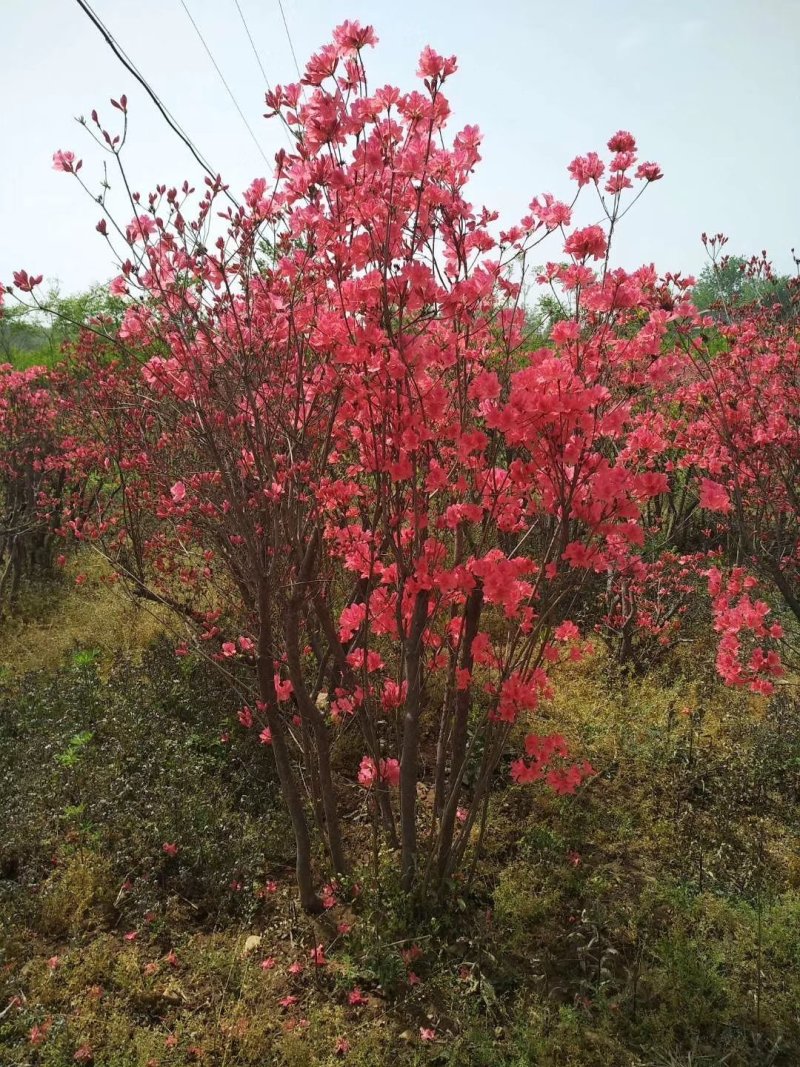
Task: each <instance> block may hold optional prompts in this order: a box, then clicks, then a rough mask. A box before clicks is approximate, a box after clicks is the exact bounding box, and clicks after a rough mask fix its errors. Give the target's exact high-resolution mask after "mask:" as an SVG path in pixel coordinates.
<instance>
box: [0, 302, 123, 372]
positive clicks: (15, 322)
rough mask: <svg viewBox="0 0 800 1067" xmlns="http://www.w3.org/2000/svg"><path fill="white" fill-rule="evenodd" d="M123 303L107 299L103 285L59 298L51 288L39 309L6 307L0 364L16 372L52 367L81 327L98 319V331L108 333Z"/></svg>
mask: <svg viewBox="0 0 800 1067" xmlns="http://www.w3.org/2000/svg"><path fill="white" fill-rule="evenodd" d="M123 308H124V305H123V302H122V301H121V300H120V299H119V298H117V297H113V296H109V294H108V289H107V287H106V286H104V285H95V286H93V287H92V288H91V289H88V290H87V291H86V292H84V293H77V294H74V295H72V296H62V295H61V294H60V293H59V291H58V288H53V289H51V290H50V292H49V293H48V294H47V295H46V297H44V298H43V299H42V301H41V308H40V309H39V310H29V309H27V308H23V307H13V306H12V307H7V308H4V309H3V315H2V316H1V317H0V362H8V363H11V364H12V365H13V366H14V367H16V369H17V370H25V369H26V368H27V367H34V366H43V367H52V366H54V365H55V364H56V363H58V362H59V361H60V360H61V359H62V358H64V355H65V351H66V350H65V346H66V345H68V344H70V343H72V342H74V341H75V340H76V339H77V337H78V334H79V333H80V330H81V328H82V327H83V326H85V325H86V324H87V323H89V322H90V321H91V320H94V319H97V318H98V316H99V317H100V318H101V319H102V321H103V322H104V325H103V326H101V327H100V328H101V329H102V330H104V331H105V330H109V329H110V328H111V327H112V326H113V325H114V324H116V325H117V326H118V325H119V322H120V321H121V317H122V312H123Z"/></svg>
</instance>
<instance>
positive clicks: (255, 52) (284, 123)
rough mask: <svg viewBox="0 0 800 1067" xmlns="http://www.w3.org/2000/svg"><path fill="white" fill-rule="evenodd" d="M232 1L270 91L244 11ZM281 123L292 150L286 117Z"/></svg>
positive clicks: (293, 143) (292, 145) (293, 144)
mask: <svg viewBox="0 0 800 1067" xmlns="http://www.w3.org/2000/svg"><path fill="white" fill-rule="evenodd" d="M233 2H234V4H236V10H237V11H238V12H239V18H240V19H241V20H242V25H243V26H244V30H245V33H246V34H247V39H248V40H249V42H250V47H251V48H252V50H253V55H254V56H255V57H256V63H258V68H259V70H260V71H261V74H262V76H263V78H264V84H265V85H266V87H267V91H268V92H270V93H271V92H272V86H271V85H270V82H269V78H268V77H267V72H266V71H265V70H264V64H263V63H262V62H261V56H260V55H259V54H258V49H257V48H256V44H255V41H254V40H253V35H252V34H251V33H250V27H249V26H248V25H247V20H246V19H245V17H244V12H243V11H242V9H241V6H240V5H239V0H233ZM281 125H282V126H283V133H284V136H285V137H286V141H287V143H288V145H289V150H290V151H293V150H294V148H295V142H294V138H293V137H292V134H291V131H290V130H289V128H288V126H287V124H286V119H285V118H283V116H281Z"/></svg>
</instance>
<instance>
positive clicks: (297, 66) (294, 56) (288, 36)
mask: <svg viewBox="0 0 800 1067" xmlns="http://www.w3.org/2000/svg"><path fill="white" fill-rule="evenodd" d="M278 7H279V8H280V9H281V18H282V19H283V28H284V29H285V30H286V40H287V41H288V42H289V48H290V49H291V53H292V59H293V60H294V69H295V70H296V71H297V77H298V78H299V79H300V81H302V80H303V75H302V74H301V73H300V64H299V63H298V62H297V53H296V52H295V50H294V45H293V44H292V35H291V33H290V32H289V23H288V22H287V21H286V12H285V11H284V10H283V0H278Z"/></svg>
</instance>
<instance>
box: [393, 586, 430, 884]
mask: <svg viewBox="0 0 800 1067" xmlns="http://www.w3.org/2000/svg"><path fill="white" fill-rule="evenodd" d="M427 620H428V592H427V590H424V589H422V590H420V591H419V592H418V593H417V599H416V603H415V604H414V613H413V615H412V617H411V626H410V628H409V632H408V637H407V638H406V641H405V664H406V681H407V682H408V693H407V695H406V703H405V711H404V714H403V747H402V752H401V756H400V870H401V876H402V885H403V888H404V889H405V890H409V889H410V888H411V886H412V884H413V881H414V873H415V870H416V864H417V760H418V757H419V718H420V714H421V712H422V635H423V633H424V631H425V623H426V622H427Z"/></svg>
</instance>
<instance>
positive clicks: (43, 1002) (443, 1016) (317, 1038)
mask: <svg viewBox="0 0 800 1067" xmlns="http://www.w3.org/2000/svg"><path fill="white" fill-rule="evenodd" d="M67 603H69V601H67ZM682 647H683V646H679V647H678V649H677V650H676V652H674V653H673V655H672V656H671V657H669V658H668V660H667V661H666V662H665V663H664V664H663V665H662V667H661V668H660V669H659V670H658V671H651V672H650V673H649V674H647V675H645V676H629V675H628V674H626V673H625V672H624V671H621V670H619V669H618V668H617V667H615V666H614V665H613V664H612V663H610V662H609V661H608V660H606V659H604V658H603V657H602V656H601V655H598V656H596V657H595V658H594V659H591V660H589V661H585V662H583V663H579V664H570V665H567V666H565V667H563V668H561V669H560V675H559V677H558V679H557V681H558V685H557V686H556V696H555V697H554V699H553V700H552V701H551V702H549V703H546V704H544V705H543V706H542V707H541V709H540V711H539V713H538V714H539V717H540V718H541V720H542V724H543V728H547V727H546V726H545V724H547V723H548V722H549V721H550V720H552V721H554V722H555V721H557V722H558V723H559V724H560V725H563V727H564V729H565V732H566V733H567V736H568V740H569V742H570V744H571V746H572V747H573V748H574V749H575V750H576V751H580V752H582V753H585V755H586V757H587V758H589V759H591V761H592V763H593V764H595V765H596V766H597V767H598V768H599V769H600V771H601V774H600V777H599V778H598V779H596V780H595V781H594V782H592V783H591V784H590V785H589V786H588V787H587V788H585V789H584V790H583V791H582V792H581V793H579V794H578V795H576V796H573V797H570V796H568V797H557V796H555V795H553V794H551V793H548V792H547V791H544V790H541V791H540V790H537V789H535V788H534V789H531V788H524V789H523V788H520V787H509V788H507V789H506V790H505V791H504V792H501V793H500V794H499V796H498V798H497V800H496V802H495V803H494V804H493V806H492V808H491V809H490V816H489V823H488V827H487V832H486V836H485V842H484V844H485V849H486V858H487V863H486V864H484V865H481V867H479V868H478V874H477V876H476V878H475V880H474V881H472V882H471V881H470V879H469V876H468V875H467V876H465V877H464V878H462V879H461V880H460V881H457V882H455V883H454V884H453V885H452V886H450V887H449V890H448V895H447V896H446V897H445V898H444V899H442V900H441V901H439V902H438V904H435V905H434V906H433V907H432V906H431V904H430V902H429V901H427V902H426V901H421V900H410V899H409V898H408V897H407V896H406V895H405V894H404V893H403V892H402V890H401V888H400V885H399V882H398V877H397V872H396V865H395V864H394V863H393V862H392V857H391V856H390V855H388V854H384V853H382V852H380V851H379V852H378V854H377V868H376V866H375V862H376V857H375V855H374V854H373V852H372V848H371V845H370V840H371V838H370V829H369V824H368V822H367V823H363V822H360V821H359V820H360V819H361V818H363V815H362V816H360V815H358V813H354V815H353V823H352V826H351V829H350V832H351V833H352V834H353V835H354V840H360V841H362V844H363V849H362V856H363V862H362V865H361V867H360V868H359V869H358V870H356V871H355V872H354V874H353V878H352V883H351V884H349V885H340V886H339V887H338V890H337V896H338V899H339V904H338V905H337V906H336V907H334V909H333V910H332V911H331V912H330V913H328V914H326V915H325V916H322V917H321V918H320V919H313V918H310V917H308V916H305V915H302V914H301V913H299V912H298V911H297V910H296V908H295V907H294V904H293V890H292V888H291V883H292V871H291V866H292V861H293V855H292V848H291V845H290V842H291V834H290V830H289V827H288V826H287V825H286V824H285V820H284V818H283V816H282V815H280V814H278V813H279V812H280V811H281V808H280V805H279V804H277V803H276V796H277V789H276V783H275V780H274V774H273V771H272V766H271V761H270V758H269V752H268V750H266V749H264V748H263V746H260V745H258V743H257V742H256V740H255V738H254V737H252V736H251V733H252V732H246V731H241V730H238V729H237V728H235V727H232V726H231V723H232V722H233V721H234V718H235V716H234V707H233V702H232V698H231V696H230V693H229V691H228V690H227V687H226V685H223V684H222V683H221V682H220V681H219V680H218V678H217V675H216V673H215V671H214V670H213V669H210V668H208V667H207V666H206V665H205V664H204V663H203V662H202V661H199V660H194V659H192V658H188V659H184V660H178V659H176V658H175V657H174V654H173V653H172V651H171V649H170V648H169V647H168V646H167V645H166V644H163V645H156V646H154V647H153V648H152V649H150V650H149V651H146V652H144V653H143V654H142V655H141V656H140V657H138V658H137V659H133V658H130V657H126V656H119V657H118V660H117V662H116V663H115V664H114V665H113V666H112V667H111V668H110V669H104V666H105V664H104V657H103V656H100V657H98V656H97V655H96V654H95V653H94V652H93V650H92V649H91V648H89V649H85V650H84V651H83V652H80V651H79V652H78V654H73V655H71V656H70V657H69V658H68V659H67V661H66V665H64V666H62V667H61V668H59V669H58V670H52V669H51V670H49V671H39V672H35V673H30V674H27V675H24V676H19V675H17V674H15V673H14V672H10V673H9V674H8V675H7V677H6V680H5V682H4V686H5V688H4V693H3V696H2V698H1V699H0V807H2V810H3V811H4V813H7V820H6V824H5V825H6V828H7V829H6V831H5V833H4V835H3V838H2V841H1V842H0V983H2V986H0V1011H2V1010H3V1007H5V1006H6V1005H8V1004H10V1003H11V1002H12V998H14V997H19V998H24V999H21V1000H20V1003H19V1004H18V1005H17V1006H16V1007H12V1008H11V1009H10V1010H9V1011H8V1013H6V1014H5V1015H4V1016H3V1017H2V1018H0V1062H2V1063H3V1064H4V1065H5V1064H6V1063H8V1064H9V1065H10V1067H12V1065H13V1067H21V1065H22V1064H32V1063H35V1064H37V1065H50V1067H67V1065H71V1064H73V1063H74V1056H75V1053H76V1051H77V1050H78V1049H79V1048H81V1047H82V1045H84V1044H88V1045H89V1046H90V1048H91V1049H92V1050H93V1056H94V1063H95V1064H97V1065H102V1067H129V1065H130V1067H145V1065H146V1064H147V1063H148V1061H149V1060H156V1061H158V1062H160V1063H162V1064H164V1065H165V1067H169V1065H175V1067H177V1065H183V1064H187V1065H188V1064H190V1063H196V1062H200V1063H212V1064H213V1063H220V1064H221V1063H225V1064H226V1065H227V1067H261V1065H262V1064H263V1063H265V1062H271V1063H276V1064H281V1065H289V1064H294V1065H304V1064H328V1065H333V1064H336V1063H339V1062H345V1063H350V1064H359V1065H362V1067H369V1065H379V1064H382V1063H385V1062H386V1061H387V1060H391V1061H393V1062H394V1063H396V1064H397V1065H398V1067H411V1065H423V1064H441V1065H444V1064H448V1065H453V1067H461V1065H464V1064H470V1065H477V1067H481V1065H486V1067H490V1065H491V1067H495V1065H499V1067H523V1065H528V1064H536V1065H543V1067H575V1065H578V1067H650V1065H652V1067H668V1065H669V1067H690V1065H691V1067H699V1065H701V1064H703V1065H718V1064H725V1065H726V1067H770V1065H771V1067H793V1065H794V1064H796V1063H797V1062H798V1055H800V1021H798V1017H797V1011H796V1005H797V1003H800V948H799V947H798V946H800V860H798V858H797V857H798V856H800V805H798V796H800V717H798V715H797V706H796V704H795V703H794V702H793V701H792V699H791V698H790V697H788V696H786V695H785V693H786V692H787V691H786V690H783V691H782V693H783V694H784V695H779V696H777V697H775V698H773V700H772V701H771V702H769V703H768V702H766V701H764V700H763V699H760V698H755V697H752V696H750V695H748V694H731V692H730V691H727V690H724V689H723V688H722V687H721V686H720V684H719V683H718V682H717V681H716V680H715V678H714V673H713V666H712V663H711V660H710V656H709V649H708V648H706V647H705V646H704V645H703V644H702V642H699V641H698V642H696V643H695V644H694V645H693V646H692V647H691V648H688V647H687V648H686V650H685V652H682ZM228 733H230V734H231V737H230V739H227V740H222V738H223V737H224V736H225V735H227V734H228ZM345 757H346V753H345V752H344V751H343V752H342V754H341V758H342V759H344V758H345ZM351 762H352V761H351ZM164 844H174V845H176V846H177V851H176V854H174V855H172V854H170V853H169V852H165V851H164V847H163V846H164ZM268 880H269V881H275V882H276V883H277V888H276V890H275V892H271V891H270V892H267V893H265V892H264V887H265V883H266V882H267V881H268ZM343 922H344V923H345V924H346V925H345V927H341V926H340V924H341V923H343ZM126 933H135V934H136V937H135V939H130V940H126V937H125V934H126ZM253 939H254V940H255V947H250V948H248V947H247V946H248V943H249V941H251V940H253ZM320 943H322V944H323V945H324V946H325V952H326V955H327V958H328V963H327V965H326V966H325V967H321V968H319V969H316V968H314V967H313V965H312V964H311V963H310V962H309V952H310V949H311V947H312V946H314V945H317V944H320ZM171 950H174V953H175V955H174V956H173V957H171V956H170V952H171ZM267 957H270V958H273V959H274V960H275V965H274V967H272V968H271V969H266V970H265V969H262V967H261V961H262V960H263V959H265V958H267ZM54 961H55V962H54ZM297 961H299V962H301V963H303V964H304V970H303V973H302V974H301V975H299V976H293V975H291V974H290V973H289V971H288V967H289V964H291V963H294V962H297ZM412 976H413V980H412ZM354 987H358V988H359V989H360V990H362V992H363V994H364V996H365V997H366V1001H367V1002H366V1004H364V1005H363V1006H352V1005H350V1004H349V1001H348V998H349V994H350V992H351V991H352V990H353V988H354ZM288 994H291V995H293V996H297V997H298V1003H297V1005H296V1006H295V1007H288V1008H285V1009H284V1008H281V1007H280V1004H279V1001H280V1000H281V999H282V998H284V997H285V996H287V995H288ZM48 1022H49V1024H50V1029H49V1030H48V1033H47V1037H46V1040H45V1041H44V1042H43V1043H42V1044H41V1045H39V1046H38V1047H36V1048H34V1046H33V1045H32V1044H31V1041H30V1032H31V1029H32V1027H34V1026H37V1025H39V1026H42V1025H45V1024H47V1023H48ZM428 1029H430V1030H432V1031H433V1033H434V1039H433V1040H431V1041H423V1040H422V1039H421V1036H420V1034H421V1031H426V1032H427V1030H428ZM340 1037H344V1038H346V1040H347V1041H348V1043H349V1052H348V1053H347V1055H346V1057H342V1056H341V1055H337V1053H336V1043H337V1041H338V1039H339V1038H340ZM167 1041H169V1042H170V1045H169V1046H168V1045H167V1044H166V1042H167ZM173 1046H174V1047H173Z"/></svg>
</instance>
